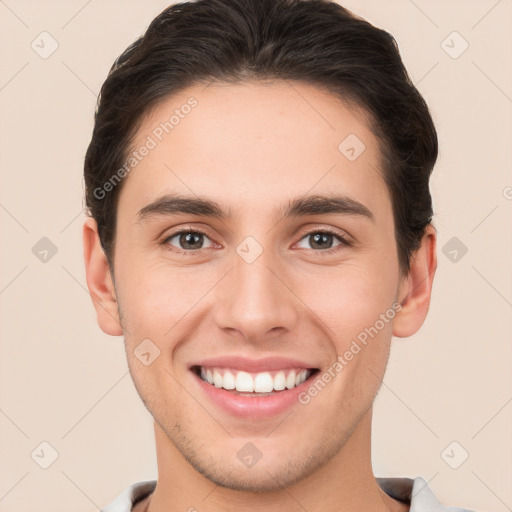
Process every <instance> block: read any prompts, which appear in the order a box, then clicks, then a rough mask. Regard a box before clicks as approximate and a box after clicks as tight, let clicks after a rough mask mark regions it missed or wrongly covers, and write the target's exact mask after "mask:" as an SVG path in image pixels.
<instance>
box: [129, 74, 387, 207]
mask: <svg viewBox="0 0 512 512" xmlns="http://www.w3.org/2000/svg"><path fill="white" fill-rule="evenodd" d="M145 146H146V147H150V149H149V150H146V151H144V154H145V156H143V157H141V158H140V160H138V161H137V162H136V165H135V166H134V167H133V168H132V170H131V171H130V172H129V174H128V175H127V177H126V178H125V179H126V180H127V183H125V184H124V187H123V190H122V192H121V198H120V204H121V203H122V201H123V196H128V197H130V204H132V205H133V207H134V208H135V207H136V206H138V207H143V206H144V204H145V203H147V202H148V201H150V200H154V199H155V198H156V197H158V196H161V195H162V194H165V193H170V192H171V193H172V192H182V193H187V194H188V195H190V194H195V195H201V196H205V197H215V198H216V199H217V200H218V201H219V202H225V204H229V207H230V211H233V210H235V211H236V210H237V208H240V209H241V210H242V209H244V207H247V206H248V205H250V204H251V203H253V204H258V205H259V206H260V207H262V208H264V207H266V206H267V205H268V206H269V208H270V207H271V208H272V209H274V210H275V206H276V204H281V203H283V197H284V196H286V197H288V196H290V197H295V196H298V195H304V194H307V193H308V192H311V193H315V194H319V193H325V192H339V193H343V194H346V195H349V196H351V197H354V198H356V199H357V200H358V201H360V202H362V203H363V204H365V205H366V206H367V207H368V208H369V209H370V210H372V209H379V208H386V207H389V206H390V205H389V200H388V197H387V196H388V194H387V189H386V187H385V185H384V182H383V180H382V177H381V170H380V169H381V163H380V150H379V146H378V140H377V138H376V137H375V135H373V133H372V132H371V131H370V128H369V126H368V124H367V122H366V119H365V117H364V112H363V111H361V110H358V109H356V108H355V107H352V106H351V105H350V104H349V103H347V102H344V101H341V100H340V99H339V98H337V97H336V96H334V95H333V94H330V93H328V92H325V91H322V90H320V89H318V88H316V87H314V86H312V85H308V84H303V83H298V82H290V81H283V80H277V81H273V82H244V83H241V84H226V83H213V84H209V85H204V84H201V85H195V86H192V87H189V88H188V89H186V90H184V91H182V92H180V93H179V94H176V95H173V96H172V97H170V98H167V99H166V100H164V101H162V102H161V103H160V104H158V105H157V106H156V107H155V108H154V109H153V110H152V111H151V112H150V114H149V115H147V116H146V118H145V119H144V121H143V123H142V124H141V126H140V128H139V131H138V133H137V135H136V137H135V139H134V141H133V143H132V145H131V149H130V154H132V153H131V152H133V151H139V153H140V152H141V151H140V149H141V148H143V147H145ZM128 156H130V155H128Z"/></svg>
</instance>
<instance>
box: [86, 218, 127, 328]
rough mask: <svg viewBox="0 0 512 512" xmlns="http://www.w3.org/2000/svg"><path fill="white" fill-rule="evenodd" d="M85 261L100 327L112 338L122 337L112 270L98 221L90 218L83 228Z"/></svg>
mask: <svg viewBox="0 0 512 512" xmlns="http://www.w3.org/2000/svg"><path fill="white" fill-rule="evenodd" d="M83 243H84V261H85V273H86V279H87V287H88V288H89V293H90V294H91V299H92V302H93V304H94V307H95V309H96V316H97V319H98V325H99V326H100V328H101V330H102V331H103V332H105V333H106V334H110V335H111V336H121V335H122V334H123V330H122V327H121V322H120V319H119V308H118V304H117V299H116V292H115V288H114V283H113V281H112V276H111V273H110V268H109V265H108V261H107V258H106V256H105V252H104V251H103V247H102V246H101V242H100V238H99V235H98V226H97V224H96V221H95V220H94V219H93V218H91V217H89V218H87V219H86V220H85V222H84V227H83Z"/></svg>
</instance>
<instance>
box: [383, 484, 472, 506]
mask: <svg viewBox="0 0 512 512" xmlns="http://www.w3.org/2000/svg"><path fill="white" fill-rule="evenodd" d="M376 480H377V483H378V484H379V486H380V487H381V489H382V490H383V491H385V492H386V493H387V494H389V495H390V496H391V497H393V498H395V499H398V500H400V501H403V502H405V503H409V505H410V512H474V511H473V510H470V509H466V508H460V507H448V506H446V505H443V504H442V503H440V502H439V500H438V499H437V498H436V496H435V495H434V493H433V492H432V489H431V488H430V487H429V485H428V483H427V482H426V481H425V480H424V479H423V478H422V477H420V476H418V477H416V478H398V477H395V478H376Z"/></svg>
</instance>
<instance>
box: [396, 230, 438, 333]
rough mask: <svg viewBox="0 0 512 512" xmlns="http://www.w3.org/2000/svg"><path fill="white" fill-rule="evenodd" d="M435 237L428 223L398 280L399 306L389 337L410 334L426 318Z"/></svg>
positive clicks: (432, 270) (435, 260)
mask: <svg viewBox="0 0 512 512" xmlns="http://www.w3.org/2000/svg"><path fill="white" fill-rule="evenodd" d="M436 240H437V236H436V230H435V228H434V226H432V224H429V225H428V226H427V228H426V230H425V234H424V235H423V238H422V239H421V246H420V248H419V249H418V250H417V251H415V252H414V254H413V255H412V257H411V260H410V270H409V273H408V274H407V276H405V277H403V278H402V282H401V283H400V287H399V292H398V298H399V302H400V303H401V304H402V309H401V310H400V311H399V312H398V313H397V314H396V315H395V318H394V320H393V336H397V337H399V338H406V337H407V336H412V335H413V334H414V333H415V332H417V331H418V330H419V328H420V327H421V326H422V325H423V322H424V321H425V318H426V317H427V313H428V308H429V305H430V296H431V293H432V283H433V280H434V274H435V272H436V268H437V254H436Z"/></svg>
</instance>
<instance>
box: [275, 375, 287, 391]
mask: <svg viewBox="0 0 512 512" xmlns="http://www.w3.org/2000/svg"><path fill="white" fill-rule="evenodd" d="M285 387H286V377H285V375H284V372H277V373H276V375H275V377H274V389H275V390H276V391H282V390H283V389H284V388H285Z"/></svg>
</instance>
